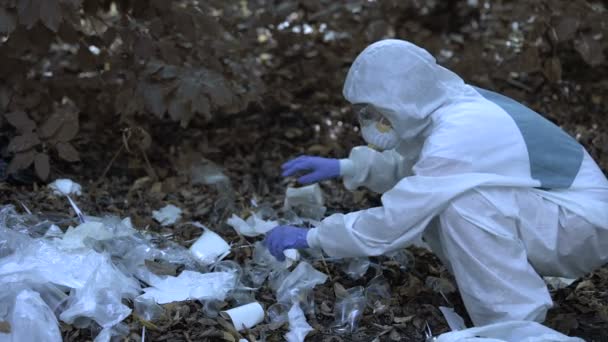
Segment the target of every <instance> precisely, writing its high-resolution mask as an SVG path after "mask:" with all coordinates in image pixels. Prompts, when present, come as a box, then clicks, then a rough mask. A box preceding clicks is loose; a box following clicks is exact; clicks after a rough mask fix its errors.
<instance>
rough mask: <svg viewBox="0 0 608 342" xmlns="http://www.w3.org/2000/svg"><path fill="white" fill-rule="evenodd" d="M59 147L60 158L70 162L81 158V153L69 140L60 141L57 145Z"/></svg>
mask: <svg viewBox="0 0 608 342" xmlns="http://www.w3.org/2000/svg"><path fill="white" fill-rule="evenodd" d="M55 148H56V149H57V153H58V154H59V158H61V159H63V160H65V161H68V162H76V161H79V160H80V155H79V154H78V151H77V150H76V149H75V148H74V146H72V144H70V143H67V142H59V143H57V145H55Z"/></svg>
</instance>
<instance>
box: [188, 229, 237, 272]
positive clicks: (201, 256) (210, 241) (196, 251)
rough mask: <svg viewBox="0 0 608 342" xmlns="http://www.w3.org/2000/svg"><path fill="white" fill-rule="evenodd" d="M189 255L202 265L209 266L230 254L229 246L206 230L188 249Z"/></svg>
mask: <svg viewBox="0 0 608 342" xmlns="http://www.w3.org/2000/svg"><path fill="white" fill-rule="evenodd" d="M190 253H192V255H193V256H194V257H195V258H196V259H197V260H198V261H200V262H201V263H202V264H204V265H210V264H213V263H214V262H216V261H218V260H221V259H223V258H224V257H226V255H228V254H229V253H230V245H228V243H227V242H226V241H224V239H222V237H221V236H219V235H217V234H216V233H215V232H213V231H211V230H209V229H206V228H205V231H204V232H203V235H201V237H200V238H198V240H196V242H195V243H194V244H193V245H192V246H191V247H190Z"/></svg>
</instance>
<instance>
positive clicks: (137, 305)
mask: <svg viewBox="0 0 608 342" xmlns="http://www.w3.org/2000/svg"><path fill="white" fill-rule="evenodd" d="M133 306H134V309H135V314H136V315H137V316H139V317H141V318H142V319H143V320H146V321H156V320H158V319H159V318H161V317H162V316H163V314H164V313H165V309H164V308H163V307H162V306H160V305H158V304H156V302H155V301H154V300H152V299H150V298H142V297H137V298H135V300H133Z"/></svg>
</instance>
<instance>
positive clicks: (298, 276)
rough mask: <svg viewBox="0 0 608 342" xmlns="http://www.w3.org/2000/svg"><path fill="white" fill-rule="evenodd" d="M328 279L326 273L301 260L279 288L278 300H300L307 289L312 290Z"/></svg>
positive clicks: (283, 301) (289, 301)
mask: <svg viewBox="0 0 608 342" xmlns="http://www.w3.org/2000/svg"><path fill="white" fill-rule="evenodd" d="M326 280H327V275H326V274H324V273H322V272H319V271H317V270H316V269H315V268H314V267H312V266H311V265H310V264H309V263H307V262H304V261H303V262H300V263H299V264H298V266H296V268H295V269H294V270H293V271H292V272H291V273H289V275H287V276H286V277H285V278H284V279H283V281H282V282H281V284H280V286H279V288H278V289H277V301H278V302H279V303H292V302H293V301H294V300H296V301H299V300H300V299H302V298H301V297H302V295H303V294H304V293H305V292H306V291H307V290H312V289H313V288H314V287H315V286H317V285H319V284H323V283H324V282H325V281H326Z"/></svg>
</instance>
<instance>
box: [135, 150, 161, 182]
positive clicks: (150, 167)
mask: <svg viewBox="0 0 608 342" xmlns="http://www.w3.org/2000/svg"><path fill="white" fill-rule="evenodd" d="M139 150H140V151H141V154H142V155H143V156H144V160H145V161H146V166H147V167H148V172H149V173H150V176H152V179H154V180H157V179H158V177H157V176H156V172H155V171H154V168H152V164H150V161H149V160H148V155H147V154H146V151H144V149H143V148H142V147H141V146H140V147H139Z"/></svg>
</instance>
